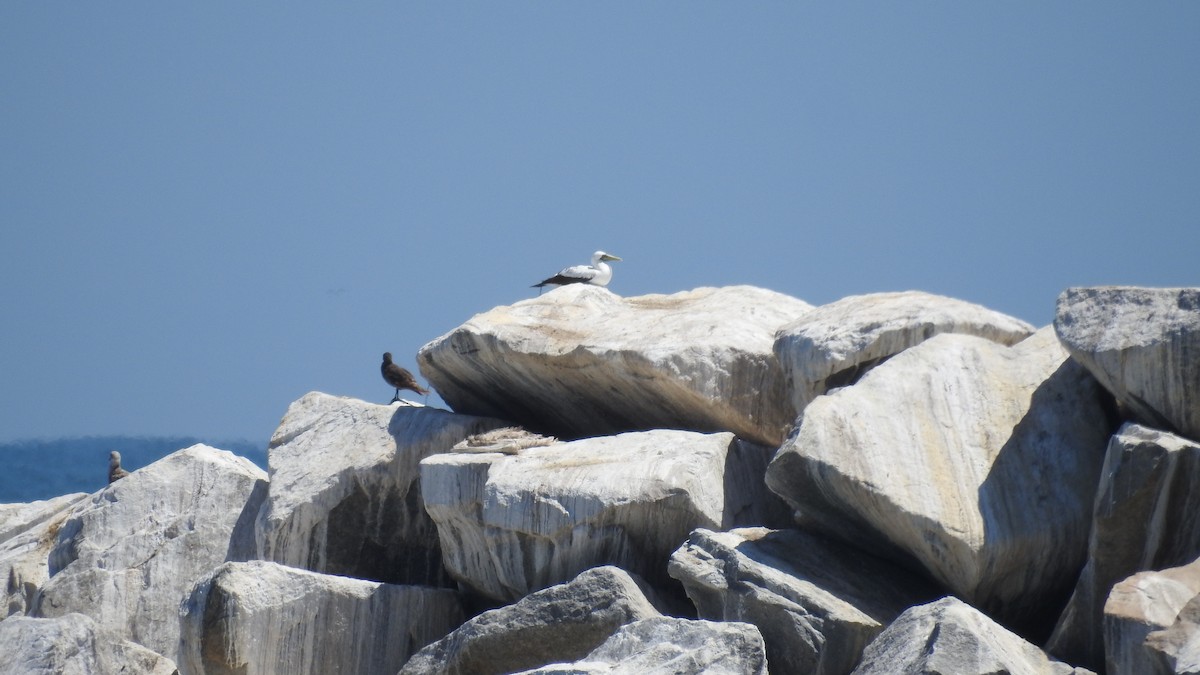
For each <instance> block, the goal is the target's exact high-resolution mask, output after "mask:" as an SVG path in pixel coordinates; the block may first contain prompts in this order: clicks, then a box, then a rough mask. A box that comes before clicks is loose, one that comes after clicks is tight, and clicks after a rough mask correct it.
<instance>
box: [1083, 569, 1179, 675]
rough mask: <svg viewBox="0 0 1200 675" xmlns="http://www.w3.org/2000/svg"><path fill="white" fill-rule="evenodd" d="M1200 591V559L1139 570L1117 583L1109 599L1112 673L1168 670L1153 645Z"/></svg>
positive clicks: (1106, 624) (1107, 619)
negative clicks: (1152, 639)
mask: <svg viewBox="0 0 1200 675" xmlns="http://www.w3.org/2000/svg"><path fill="white" fill-rule="evenodd" d="M1197 595H1200V560H1196V561H1193V562H1191V563H1188V564H1187V565H1182V566H1180V567H1172V568H1170V569H1165V570H1160V571H1156V572H1139V573H1137V574H1135V575H1133V576H1131V577H1129V578H1128V579H1125V580H1124V581H1121V582H1120V583H1118V584H1117V585H1116V586H1113V589H1112V593H1110V594H1109V596H1108V600H1107V601H1106V602H1105V603H1104V654H1105V663H1106V666H1107V670H1108V672H1109V673H1110V674H1114V675H1120V674H1124V673H1138V674H1139V675H1141V674H1143V673H1147V674H1152V673H1162V672H1166V673H1169V672H1171V671H1170V670H1165V669H1163V662H1162V661H1161V658H1162V655H1161V654H1160V653H1159V652H1157V651H1156V650H1155V649H1154V648H1151V646H1150V645H1148V644H1147V638H1148V636H1150V635H1151V634H1153V633H1156V632H1158V631H1163V630H1167V629H1169V628H1171V626H1173V625H1174V624H1175V622H1176V620H1177V619H1178V618H1179V615H1180V613H1181V612H1182V611H1183V609H1184V608H1185V607H1187V605H1188V603H1190V602H1192V601H1193V600H1194V599H1195V598H1196V596H1197Z"/></svg>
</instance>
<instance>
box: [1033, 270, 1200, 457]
mask: <svg viewBox="0 0 1200 675" xmlns="http://www.w3.org/2000/svg"><path fill="white" fill-rule="evenodd" d="M1054 328H1055V330H1057V331H1058V336H1059V338H1060V339H1062V342H1063V344H1064V345H1065V346H1066V347H1067V349H1068V350H1069V351H1070V352H1071V356H1073V357H1075V358H1076V359H1077V360H1078V361H1079V362H1080V363H1082V364H1083V365H1084V366H1086V367H1087V368H1088V370H1090V371H1092V374H1093V375H1095V376H1096V379H1098V380H1100V382H1101V383H1102V384H1103V385H1104V386H1105V387H1106V388H1108V390H1109V391H1111V392H1112V393H1113V395H1114V396H1116V397H1117V400H1118V401H1120V402H1121V403H1122V404H1123V405H1124V406H1125V407H1126V408H1127V409H1128V410H1129V411H1130V412H1131V413H1132V414H1133V415H1134V416H1135V417H1136V418H1137V419H1138V420H1139V421H1141V422H1143V423H1144V424H1146V425H1147V426H1151V427H1155V428H1157V429H1163V430H1166V431H1172V432H1175V433H1178V434H1180V435H1183V436H1186V437H1188V438H1190V439H1192V440H1194V441H1200V357H1198V356H1197V355H1200V288H1131V287H1119V286H1102V287H1095V288H1069V289H1067V290H1066V291H1064V292H1063V293H1062V295H1060V296H1059V298H1058V307H1057V309H1056V313H1055V318H1054Z"/></svg>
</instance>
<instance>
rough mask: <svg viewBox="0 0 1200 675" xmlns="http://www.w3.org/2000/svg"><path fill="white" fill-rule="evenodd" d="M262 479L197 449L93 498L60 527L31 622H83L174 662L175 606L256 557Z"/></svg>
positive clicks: (247, 465) (246, 465) (240, 460)
mask: <svg viewBox="0 0 1200 675" xmlns="http://www.w3.org/2000/svg"><path fill="white" fill-rule="evenodd" d="M266 478H267V475H266V473H265V472H264V471H263V470H262V469H260V468H258V467H256V466H254V464H252V463H251V462H250V460H248V459H245V458H244V457H239V456H237V455H234V454H233V453H230V452H226V451H224V450H217V449H215V448H210V447H208V446H205V445H195V446H192V447H190V448H187V449H184V450H180V451H178V452H175V453H173V454H171V455H168V456H167V457H164V458H163V459H160V460H158V461H157V462H154V463H153V464H151V465H149V466H146V467H144V468H142V469H139V470H138V471H134V472H133V473H131V474H130V475H128V476H126V477H125V478H122V479H121V480H118V481H116V482H115V483H112V484H111V485H109V486H108V487H106V488H104V489H103V490H101V491H99V492H97V493H96V494H94V495H92V497H91V498H90V500H88V501H87V502H85V503H84V504H81V505H79V506H77V507H76V508H75V509H74V510H73V511H72V513H71V516H70V517H69V518H68V519H67V520H66V521H65V522H64V523H63V525H62V528H61V529H60V530H59V531H58V536H57V539H56V541H55V544H54V548H53V550H52V551H51V552H50V559H49V560H50V579H49V581H47V582H46V583H45V585H44V586H43V587H42V589H41V592H40V593H39V594H38V595H37V597H36V598H35V600H34V605H33V608H32V611H31V612H30V614H31V615H32V616H39V617H57V616H63V615H65V614H69V613H72V612H79V613H81V614H86V615H88V616H90V617H91V618H92V619H94V620H95V621H96V623H98V624H100V625H101V626H102V627H103V628H104V629H105V630H107V631H111V632H113V633H115V634H116V635H118V636H120V637H123V638H125V639H129V640H132V641H133V642H137V643H138V644H141V645H143V646H145V647H148V648H150V649H151V650H153V651H155V652H158V653H159V654H162V655H164V656H166V657H168V658H170V659H172V660H175V661H178V654H177V651H178V647H179V607H180V605H181V604H182V602H183V600H184V599H185V598H186V597H187V595H188V593H189V592H190V591H191V588H192V586H193V584H195V582H196V581H197V580H199V579H200V578H202V577H204V576H206V575H207V574H208V573H209V572H210V571H211V570H212V569H213V568H214V567H216V566H217V565H220V564H221V563H223V562H225V561H226V560H238V559H246V558H248V557H250V556H251V555H252V554H253V551H254V515H255V514H256V513H258V509H259V506H260V505H261V503H262V500H263V498H264V497H265V496H266V487H267V485H266Z"/></svg>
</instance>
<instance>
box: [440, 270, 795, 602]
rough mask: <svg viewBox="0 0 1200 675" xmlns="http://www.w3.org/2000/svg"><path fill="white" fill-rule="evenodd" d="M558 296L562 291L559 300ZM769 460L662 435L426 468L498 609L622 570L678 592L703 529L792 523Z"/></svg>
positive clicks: (457, 564) (740, 445) (461, 546)
mask: <svg viewBox="0 0 1200 675" xmlns="http://www.w3.org/2000/svg"><path fill="white" fill-rule="evenodd" d="M555 292H556V293H557V291H555ZM769 457H770V450H768V449H766V448H763V447H761V446H756V445H754V444H752V443H748V442H745V441H742V440H740V439H737V438H735V437H734V436H733V434H729V433H720V434H700V433H696V432H690V431H673V430H658V431H647V432H630V433H626V434H620V435H617V436H605V437H598V438H589V439H584V440H579V441H573V442H568V443H558V444H555V445H550V446H545V447H535V448H529V449H526V450H523V451H521V453H520V454H519V455H502V454H443V455H434V456H432V457H429V458H427V459H425V460H424V461H422V462H421V491H422V494H423V495H424V498H425V508H426V510H427V511H428V513H429V515H430V516H431V517H432V518H433V520H434V522H436V523H437V528H438V536H439V537H440V539H441V543H442V553H443V559H444V561H445V563H446V567H447V569H448V570H449V572H450V574H451V575H452V576H454V578H455V579H457V580H458V581H460V582H461V583H464V584H466V585H467V586H469V587H470V588H472V589H474V590H476V591H478V592H479V593H482V594H483V595H485V596H487V597H489V598H492V599H494V600H497V601H500V602H513V601H515V600H518V599H520V598H521V597H524V596H525V595H526V594H528V593H529V592H531V591H535V590H538V589H541V588H546V587H547V586H551V585H554V584H557V583H562V582H564V581H567V580H569V579H571V578H573V577H574V576H575V575H577V574H579V573H580V572H582V571H583V570H586V569H589V568H592V567H596V566H598V565H604V564H613V565H617V566H619V567H621V568H623V569H626V570H629V571H630V572H633V573H635V574H638V575H639V576H641V577H643V578H645V579H646V580H647V581H648V582H649V583H650V584H651V585H652V586H654V587H656V588H657V587H658V585H659V584H660V582H661V583H666V584H668V585H670V584H672V582H671V580H670V578H668V577H667V576H666V574H665V570H666V563H667V557H668V556H669V555H670V553H671V551H673V550H674V549H675V548H676V547H678V546H679V544H680V543H682V542H683V541H684V540H685V539H686V538H687V535H688V533H689V532H691V531H692V530H693V529H695V528H697V527H707V528H712V529H724V528H728V527H733V526H736V525H740V524H751V523H761V522H772V521H776V522H777V521H779V520H786V519H787V510H786V508H785V507H784V506H783V505H782V503H781V502H778V501H777V500H776V498H775V497H774V496H773V495H771V494H770V493H769V492H767V490H766V487H765V486H764V485H763V483H762V472H763V470H764V467H765V465H766V462H767V461H768V458H769Z"/></svg>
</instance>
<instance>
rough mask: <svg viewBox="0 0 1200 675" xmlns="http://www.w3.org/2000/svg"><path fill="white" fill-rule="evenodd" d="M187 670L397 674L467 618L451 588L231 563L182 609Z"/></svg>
mask: <svg viewBox="0 0 1200 675" xmlns="http://www.w3.org/2000/svg"><path fill="white" fill-rule="evenodd" d="M184 614H185V619H184V629H183V641H184V645H185V647H184V654H183V655H182V658H181V659H180V669H181V672H182V673H183V675H204V674H205V673H207V674H210V675H211V674H214V673H239V674H240V675H272V674H274V673H288V675H324V674H326V673H395V672H396V671H397V670H399V669H400V667H401V666H403V665H404V663H405V661H407V660H408V658H409V657H410V656H411V655H412V654H413V653H414V652H415V651H417V650H418V649H420V648H421V647H424V646H425V645H427V644H429V643H430V642H433V641H434V640H437V639H439V638H441V637H442V636H443V635H445V634H446V633H447V632H449V631H450V630H451V629H453V628H454V627H455V626H457V625H458V624H460V623H461V622H462V620H463V611H462V607H461V605H460V603H459V600H458V595H457V593H455V592H454V591H451V590H449V589H435V588H429V587H421V586H398V585H392V584H381V583H377V582H372V581H363V580H360V579H350V578H347V577H340V576H334V575H329V574H318V573H316V572H309V571H307V570H298V569H295V568H291V567H285V566H283V565H279V564H277V563H272V562H265V561H253V562H245V563H227V564H224V565H221V566H220V567H218V568H217V569H216V570H214V571H213V573H212V575H211V576H210V577H208V578H206V579H204V580H203V581H201V582H200V583H199V584H198V585H197V586H196V588H195V589H194V591H193V592H192V594H191V596H190V597H189V599H188V601H187V604H186V605H185V607H184Z"/></svg>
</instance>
